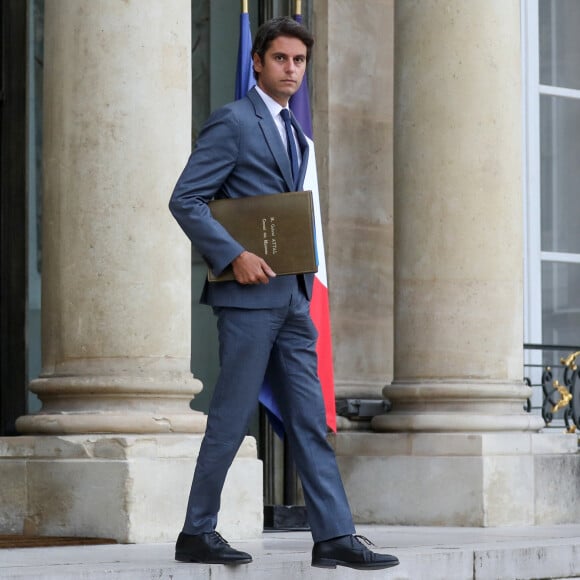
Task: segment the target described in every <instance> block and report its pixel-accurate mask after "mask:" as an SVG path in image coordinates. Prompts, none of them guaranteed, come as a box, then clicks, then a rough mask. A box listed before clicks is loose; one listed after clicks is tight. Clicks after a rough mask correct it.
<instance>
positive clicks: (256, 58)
mask: <svg viewBox="0 0 580 580" xmlns="http://www.w3.org/2000/svg"><path fill="white" fill-rule="evenodd" d="M252 61H253V62H254V70H255V71H256V72H257V73H261V72H262V66H263V65H262V59H261V58H260V55H259V54H258V53H257V52H255V53H254V56H253V57H252Z"/></svg>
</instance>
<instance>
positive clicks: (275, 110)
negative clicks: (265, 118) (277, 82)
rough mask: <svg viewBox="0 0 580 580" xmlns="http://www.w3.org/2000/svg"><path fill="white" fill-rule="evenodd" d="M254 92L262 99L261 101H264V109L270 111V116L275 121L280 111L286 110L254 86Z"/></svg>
mask: <svg viewBox="0 0 580 580" xmlns="http://www.w3.org/2000/svg"><path fill="white" fill-rule="evenodd" d="M256 91H257V93H258V94H259V95H260V97H261V98H262V101H264V104H265V105H266V107H268V111H270V115H272V117H273V118H274V119H276V117H277V116H278V115H280V111H281V110H282V109H288V107H283V106H282V105H281V104H280V103H278V102H277V101H275V100H274V99H273V98H272V97H271V96H270V95H268V94H266V93H265V92H264V91H263V90H262V89H261V88H260V87H259V86H258V85H256ZM288 110H289V109H288Z"/></svg>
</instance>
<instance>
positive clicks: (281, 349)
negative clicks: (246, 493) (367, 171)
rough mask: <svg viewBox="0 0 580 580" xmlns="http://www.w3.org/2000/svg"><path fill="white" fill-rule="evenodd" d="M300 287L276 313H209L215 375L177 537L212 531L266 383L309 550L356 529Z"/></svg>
mask: <svg viewBox="0 0 580 580" xmlns="http://www.w3.org/2000/svg"><path fill="white" fill-rule="evenodd" d="M309 308H310V304H309V302H308V300H307V299H306V297H305V296H304V293H303V291H302V290H301V289H300V288H299V285H298V282H297V281H296V284H295V286H294V290H293V291H292V292H291V295H290V296H289V301H288V304H287V305H285V306H283V307H280V308H270V309H244V308H215V309H214V310H215V312H216V314H217V317H218V331H219V342H220V352H219V355H220V366H221V370H220V375H219V377H218V381H217V384H216V386H215V391H214V394H213V398H212V400H211V403H210V409H209V414H208V422H207V430H206V434H205V437H204V439H203V442H202V445H201V449H200V453H199V458H198V461H197V466H196V469H195V473H194V477H193V483H192V486H191V492H190V496H189V503H188V507H187V516H186V520H185V524H184V527H183V531H184V532H186V533H188V534H199V533H203V532H210V531H212V530H214V529H215V527H216V525H217V515H218V511H219V509H220V496H221V492H222V489H223V485H224V481H225V478H226V474H227V471H228V469H229V467H230V465H231V463H232V461H233V459H234V457H235V455H236V452H237V451H238V449H239V447H240V445H241V442H242V440H243V438H244V436H245V434H246V433H247V429H248V425H249V422H250V419H251V417H252V415H253V413H254V411H255V409H256V406H257V401H258V395H259V392H260V388H261V386H262V382H263V379H264V377H265V376H267V377H268V380H269V382H270V384H271V385H272V389H273V392H274V395H275V397H276V401H277V403H278V406H279V408H280V411H281V413H282V416H283V420H284V428H285V432H286V435H285V436H286V437H287V438H288V443H289V445H290V449H291V452H292V456H293V459H294V461H295V464H296V468H297V471H298V474H299V475H300V479H301V481H302V486H303V489H304V496H305V500H306V508H307V512H308V519H309V523H310V528H311V531H312V536H313V539H314V541H315V542H318V541H322V540H326V539H329V538H333V537H336V536H341V535H346V534H353V533H354V531H355V530H354V524H353V521H352V515H351V511H350V508H349V505H348V500H347V498H346V494H345V491H344V487H343V484H342V480H341V477H340V473H339V471H338V467H337V464H336V459H335V455H334V451H333V449H332V447H331V446H330V445H329V444H328V442H327V440H326V434H327V430H326V416H325V411H324V402H323V399H322V393H321V388H320V382H319V380H318V374H317V358H316V350H315V348H316V338H317V333H316V329H315V327H314V325H313V323H312V320H311V318H310V314H309Z"/></svg>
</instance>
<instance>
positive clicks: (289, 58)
mask: <svg viewBox="0 0 580 580" xmlns="http://www.w3.org/2000/svg"><path fill="white" fill-rule="evenodd" d="M254 69H255V70H256V72H257V73H258V74H259V75H260V76H259V77H258V86H259V87H260V88H261V89H262V90H263V91H264V92H265V93H266V94H268V95H270V96H271V97H272V98H273V99H274V100H275V101H276V102H278V103H279V104H280V105H282V106H283V107H285V106H286V105H287V104H288V99H290V97H291V96H292V95H293V94H294V93H295V92H296V91H297V90H298V89H299V88H300V85H301V84H302V78H303V77H304V72H305V71H306V45H305V44H304V43H303V42H302V41H301V40H300V39H298V38H294V37H292V36H278V37H277V38H275V39H274V40H273V41H272V44H270V47H269V48H268V50H267V51H266V54H264V60H263V61H261V60H260V57H259V56H258V55H257V54H254Z"/></svg>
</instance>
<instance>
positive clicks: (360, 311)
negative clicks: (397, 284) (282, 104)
mask: <svg viewBox="0 0 580 580" xmlns="http://www.w3.org/2000/svg"><path fill="white" fill-rule="evenodd" d="M313 21H314V32H315V36H316V44H315V54H314V59H313V66H314V71H313V73H314V74H313V77H314V83H313V87H314V99H313V106H314V136H315V143H316V157H317V161H318V170H319V174H318V175H319V184H320V195H321V204H322V215H323V217H325V218H326V219H325V242H326V245H327V254H326V258H327V264H328V282H329V297H330V309H331V315H332V330H333V347H334V372H335V391H336V397H337V398H338V399H345V398H354V399H358V398H363V399H381V390H382V387H383V386H384V383H385V381H386V380H389V381H390V380H391V378H392V376H393V359H392V350H393V345H392V343H393V305H392V297H393V263H392V256H393V174H392V169H393V165H392V147H393V143H392V121H393V109H392V98H393V0H373V1H372V2H352V1H348V0H336V1H335V0H333V1H332V2H327V1H320V2H319V1H317V2H314V3H313ZM345 38H348V42H345ZM366 426H367V428H368V422H367V423H366ZM339 427H340V428H341V429H350V428H353V427H354V425H353V424H350V425H349V422H348V421H342V422H340V423H339Z"/></svg>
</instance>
